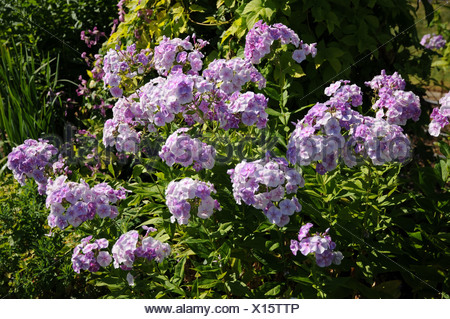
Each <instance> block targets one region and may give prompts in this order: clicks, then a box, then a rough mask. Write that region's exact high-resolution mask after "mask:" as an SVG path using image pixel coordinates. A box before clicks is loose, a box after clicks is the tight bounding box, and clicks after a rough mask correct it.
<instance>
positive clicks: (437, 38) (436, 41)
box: [420, 33, 446, 50]
mask: <svg viewBox="0 0 450 319" xmlns="http://www.w3.org/2000/svg"><path fill="white" fill-rule="evenodd" d="M420 44H421V45H423V46H424V47H425V48H427V49H430V50H433V49H436V50H437V49H441V48H443V47H444V46H445V44H446V41H445V39H444V37H443V36H442V35H440V34H439V35H435V34H434V33H433V34H425V35H424V36H423V37H422V39H421V40H420Z"/></svg>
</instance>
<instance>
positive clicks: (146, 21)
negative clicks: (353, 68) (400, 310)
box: [8, 1, 450, 298]
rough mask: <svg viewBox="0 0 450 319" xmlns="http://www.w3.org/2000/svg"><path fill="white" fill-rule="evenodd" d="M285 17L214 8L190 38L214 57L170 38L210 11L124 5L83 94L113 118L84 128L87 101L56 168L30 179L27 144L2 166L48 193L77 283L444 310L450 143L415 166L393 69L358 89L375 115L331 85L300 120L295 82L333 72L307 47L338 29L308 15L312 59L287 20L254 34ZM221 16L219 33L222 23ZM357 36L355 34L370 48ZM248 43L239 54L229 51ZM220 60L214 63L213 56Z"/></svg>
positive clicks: (153, 292) (233, 5)
mask: <svg viewBox="0 0 450 319" xmlns="http://www.w3.org/2000/svg"><path fill="white" fill-rule="evenodd" d="M294 3H300V2H295V1H293V2H292V3H291V2H289V3H287V4H288V6H286V7H282V8H281V7H279V6H280V4H275V3H272V2H270V1H248V2H246V1H241V2H237V1H219V2H218V3H217V7H218V9H219V11H218V12H217V13H216V17H211V18H209V19H207V20H206V21H205V22H204V23H203V22H202V24H209V25H214V26H215V27H216V30H218V31H217V33H216V31H211V29H210V30H208V31H207V32H205V33H204V34H203V35H205V34H206V35H212V38H215V37H218V36H220V33H221V32H222V31H225V33H224V34H223V36H224V37H223V38H224V39H225V41H223V42H222V41H221V42H219V47H218V48H217V49H216V48H213V49H210V48H208V47H213V46H211V45H210V46H208V45H206V44H207V43H206V42H205V41H204V40H201V37H200V35H199V34H197V36H190V37H187V38H184V39H180V38H174V37H173V34H177V33H178V32H184V31H185V29H184V28H186V30H190V28H191V27H190V23H189V21H191V20H194V19H195V17H199V16H202V14H209V13H208V9H206V6H205V7H203V6H202V4H203V5H204V3H203V2H201V1H199V2H195V3H190V5H189V6H186V2H177V1H175V3H173V4H172V6H169V3H168V2H165V1H160V2H152V1H121V2H120V3H119V5H120V6H119V7H120V8H119V9H120V10H121V11H120V16H121V17H122V18H121V20H123V21H122V24H120V25H119V27H118V33H117V35H114V36H113V37H111V39H110V41H109V43H108V44H107V45H105V48H104V50H105V51H102V54H101V56H99V57H98V59H97V62H96V68H95V69H94V70H93V71H92V72H91V74H90V76H91V79H90V83H89V84H88V83H85V84H86V85H87V84H88V85H87V86H86V88H89V89H90V90H92V91H91V92H90V93H89V94H88V95H86V97H85V99H86V100H89V99H90V98H98V96H101V97H102V98H103V97H104V98H105V100H106V99H107V101H109V102H110V103H111V104H114V106H112V118H110V119H108V120H107V121H106V122H105V123H103V122H104V119H103V118H99V117H98V115H97V114H96V115H93V113H91V112H90V111H91V110H92V109H94V107H93V106H92V105H93V103H94V102H92V101H91V102H90V103H91V104H90V109H89V108H86V109H85V110H87V111H89V112H86V115H88V116H89V118H86V120H84V122H85V125H86V126H87V127H88V128H89V132H87V131H78V132H77V133H76V134H68V135H70V137H71V138H72V137H73V140H68V141H66V142H68V143H66V144H61V143H60V145H58V146H60V151H61V155H62V156H64V157H65V162H61V160H58V157H57V156H55V154H54V156H53V157H52V156H51V155H52V154H48V155H49V156H48V158H45V161H44V162H45V165H37V167H35V166H34V162H30V161H28V160H24V158H30V157H32V156H29V155H30V154H35V152H36V150H35V149H34V146H33V145H34V142H27V143H28V144H27V145H28V147H26V148H25V149H24V150H23V154H19V153H18V152H17V150H18V149H16V151H14V152H13V153H12V155H10V157H9V159H8V166H9V168H10V169H11V170H13V172H14V174H15V176H16V177H17V176H19V175H20V174H21V173H24V174H25V175H27V176H28V177H29V178H34V179H36V180H37V181H38V179H39V180H42V181H43V180H44V178H45V179H46V180H48V181H49V182H48V184H47V186H46V195H47V198H46V205H47V207H48V208H49V209H50V214H49V216H48V223H49V225H50V226H51V227H52V232H53V233H54V236H55V237H56V238H58V237H59V236H69V237H70V236H73V239H74V240H73V241H70V242H68V243H67V247H70V249H73V254H72V259H71V262H72V267H73V269H74V270H75V272H80V274H81V276H87V278H89V279H90V280H92V281H91V283H93V284H95V285H96V286H97V287H107V288H108V289H109V291H110V292H109V293H107V294H105V296H109V297H128V298H163V297H165V298H178V297H182V298H235V297H251V298H267V297H277V298H292V297H294V298H297V297H306V298H311V297H335V298H337V297H339V298H342V297H356V298H359V297H366V298H381V297H385V298H386V297H388V298H397V297H431V298H435V297H445V296H446V294H445V292H447V291H448V287H449V283H448V269H447V268H446V266H445V265H446V264H448V260H449V254H448V246H449V243H448V235H447V232H448V228H449V215H448V211H449V209H448V208H449V205H450V198H449V194H450V193H449V187H448V182H449V174H448V170H449V166H450V150H449V148H448V144H447V143H445V142H442V143H440V144H439V146H438V147H437V148H439V151H440V152H441V154H442V155H443V156H442V157H441V158H437V157H434V156H431V157H430V158H427V159H426V160H427V161H426V162H425V161H424V158H423V157H422V156H421V155H422V154H414V156H415V157H411V154H410V151H411V149H412V146H413V145H414V141H412V142H410V140H409V139H408V137H407V136H406V135H405V133H404V130H403V128H402V127H400V126H399V125H405V124H406V123H407V122H408V124H409V122H410V121H411V120H413V121H417V120H418V119H419V114H420V111H421V109H420V108H419V104H418V98H417V97H416V96H415V94H414V93H412V92H405V91H404V89H405V86H406V82H405V81H404V80H403V79H402V78H401V77H400V76H399V75H398V74H397V73H395V74H392V73H393V72H389V71H387V72H385V73H382V74H381V75H379V76H377V77H375V78H374V79H373V80H372V81H370V82H368V83H367V87H370V88H371V89H373V90H374V93H371V96H372V97H373V100H372V101H370V99H368V98H366V97H365V96H363V90H362V88H361V87H360V86H358V85H354V84H350V83H348V82H347V81H336V82H334V83H332V84H331V85H330V86H327V88H326V89H325V95H327V96H328V98H325V99H324V97H323V96H320V98H318V99H316V100H312V101H314V102H316V101H323V102H321V103H317V104H315V105H314V106H312V105H307V106H304V107H298V105H304V104H306V103H305V102H306V101H305V100H303V99H298V97H300V96H301V95H302V94H301V92H300V93H299V94H300V96H297V95H296V94H297V93H298V92H299V91H297V86H301V87H307V85H306V86H303V84H302V81H306V82H307V81H308V80H309V78H310V77H311V82H314V81H318V82H317V83H319V82H320V79H321V80H324V79H325V82H327V81H329V80H330V78H329V77H328V76H327V75H333V76H335V75H336V73H338V72H339V71H340V70H334V72H333V73H331V71H330V70H331V69H333V68H335V67H336V65H337V64H336V65H335V66H334V67H333V63H331V62H330V60H331V59H332V58H331V57H329V56H328V57H327V58H325V57H324V56H326V55H327V54H328V53H327V52H328V51H330V50H328V44H327V42H326V40H325V38H324V39H322V38H320V37H321V35H324V34H327V35H329V36H331V35H330V34H329V33H333V31H335V30H338V29H339V28H338V26H337V24H336V23H335V24H331V25H330V23H331V22H332V21H333V19H332V17H331V18H330V17H323V19H322V20H320V17H321V14H322V15H323V14H324V12H329V11H323V10H322V9H323V8H322V6H323V7H324V8H326V9H327V8H329V7H330V4H333V5H336V6H337V8H340V9H341V10H344V8H343V7H339V5H338V4H335V2H332V1H330V2H326V1H323V2H321V3H319V4H318V5H317V6H313V7H311V10H310V11H311V12H310V11H309V10H307V9H306V11H307V14H306V16H309V15H310V14H311V15H312V16H313V17H314V18H315V19H316V20H318V22H321V21H327V25H326V26H322V31H321V32H319V31H320V30H321V29H320V23H319V25H317V26H316V28H315V29H314V37H313V36H311V38H310V39H311V42H313V41H315V39H317V38H316V36H318V37H319V38H320V41H321V42H319V43H318V44H317V47H316V45H315V44H310V45H309V44H306V43H304V42H301V41H300V39H299V38H298V36H297V34H296V33H295V32H294V31H293V30H292V29H290V28H288V27H286V26H284V25H282V24H274V25H266V24H265V23H263V22H262V21H259V22H258V19H259V18H260V17H262V18H264V19H266V20H267V21H276V20H275V19H276V17H278V18H280V21H282V22H286V21H288V19H287V18H286V17H289V16H293V15H291V13H290V7H289V4H294ZM402 3H403V2H402ZM352 4H353V5H352V6H351V7H350V8H351V9H355V10H362V11H364V12H366V13H367V14H369V10H363V9H362V7H358V5H359V2H358V1H354V2H352ZM306 5H307V4H306ZM375 5H379V6H380V7H381V9H385V8H384V7H383V6H386V8H391V10H390V11H389V14H386V15H385V16H382V17H383V18H385V17H389V18H391V17H392V16H391V13H392V15H395V14H400V13H399V12H397V13H396V10H399V11H400V12H401V16H402V17H403V18H405V19H406V20H405V21H409V20H408V19H409V18H410V17H411V16H410V11H409V10H410V9H411V7H408V6H404V7H402V8H401V9H400V8H397V7H395V8H394V9H393V8H392V7H391V5H390V4H387V3H386V2H385V1H372V2H370V6H372V7H374V6H375ZM370 6H369V7H370ZM292 7H293V6H292ZM296 8H300V6H299V7H296ZM307 8H308V9H309V7H307ZM377 8H378V7H377ZM234 9H236V10H234ZM378 9H380V8H378ZM122 10H128V11H122ZM291 10H292V9H291ZM349 11H351V10H349ZM358 12H359V11H358ZM353 13H354V12H353ZM360 13H361V12H360ZM347 14H348V12H343V16H347ZM361 14H362V13H361ZM230 15H233V19H234V20H233V21H234V22H233V24H232V25H231V27H230V26H227V25H226V21H222V19H223V17H227V16H230ZM279 16H281V17H279ZM283 17H284V18H283ZM235 18H237V19H235ZM271 19H274V20H271ZM375 19H377V18H375ZM364 20H368V21H369V20H372V22H374V21H375V20H373V18H368V19H363V21H364ZM377 20H378V19H377ZM155 21H156V22H157V23H155ZM194 21H198V20H194ZM236 21H238V22H236ZM330 21H331V22H330ZM352 21H353V20H352ZM405 21H403V22H405ZM290 22H291V24H292V25H295V26H297V27H298V28H299V29H302V28H303V29H304V26H305V25H308V24H307V23H305V24H303V23H302V21H300V22H299V23H300V24H299V25H296V22H295V21H290ZM303 22H304V21H303ZM405 23H406V22H405ZM194 24H197V25H199V24H198V23H195V22H194ZM387 25H389V24H387ZM358 26H359V27H360V29H362V30H364V27H363V26H361V24H358ZM146 28H150V30H153V31H152V32H147V31H146V30H147V29H146ZM222 28H223V29H222ZM330 28H331V31H330ZM130 29H131V30H133V32H132V33H131V32H130ZM192 29H195V27H192ZM375 29H376V28H375ZM134 30H137V32H135V31H134ZM226 30H228V32H226ZM247 30H250V31H249V32H248V33H247V32H246V31H247ZM365 30H366V31H367V32H366V33H364V34H363V33H361V34H358V33H357V34H358V36H360V35H361V36H366V37H367V36H368V33H369V32H370V35H372V36H373V37H377V36H378V35H379V34H377V33H375V32H374V33H373V34H372V33H371V32H372V31H373V29H369V28H366V29H365ZM397 31H398V30H397ZM397 31H396V30H394V31H393V32H397ZM308 32H310V30H305V35H303V34H302V38H303V37H304V39H306V40H308V34H311V33H308ZM317 32H318V33H317ZM349 32H350V33H352V31H351V30H350V31H349ZM390 32H391V30H389V31H388V33H387V34H390ZM398 32H401V31H398ZM316 33H317V34H316ZM145 34H147V35H148V34H150V36H154V37H155V38H158V40H159V41H158V42H159V43H158V44H157V45H155V44H154V43H152V40H151V38H150V37H149V38H146V37H145V36H144V35H145ZM163 36H170V37H168V38H164V37H163ZM244 36H245V38H246V43H245V46H242V47H240V48H239V44H238V42H237V41H234V40H236V39H240V38H244ZM341 36H342V34H339V33H337V34H335V37H336V38H335V40H336V41H337V40H338V39H340V38H341ZM232 37H234V38H232ZM119 39H120V40H122V45H121V44H119V43H117V42H116V41H117V40H119ZM136 39H137V40H138V41H137V43H134V42H135V41H134V40H136ZM230 39H233V41H232V40H230ZM208 40H209V38H208ZM259 40H260V41H259ZM328 40H329V38H328ZM227 41H229V42H228V44H225V43H227ZM322 41H323V42H322ZM330 41H331V42H333V41H332V40H330ZM380 41H381V40H380ZM210 42H212V41H210ZM357 43H359V42H357ZM367 43H369V44H370V41H369V42H367ZM404 43H406V44H408V45H409V42H408V41H406V42H404ZM372 44H373V43H372ZM348 45H349V46H350V47H352V46H354V48H353V49H355V50H356V47H357V46H358V44H348ZM392 45H393V47H392V49H393V50H394V47H395V45H396V44H392ZM316 48H317V51H316ZM330 48H333V50H334V51H336V50H335V49H337V47H336V46H334V45H331V46H330ZM397 49H398V48H395V50H397ZM321 50H322V51H323V52H324V53H321ZM333 50H331V51H333ZM364 50H370V47H367V48H365V47H362V48H361V51H363V52H365V51H364ZM331 51H330V52H331ZM349 51H350V52H351V51H352V50H351V49H349ZM392 52H393V53H396V52H397V51H392ZM262 53H264V54H267V55H266V56H265V57H264V54H262ZM321 54H322V55H321ZM222 55H228V57H227V59H214V58H215V57H219V56H222ZM259 55H261V56H259ZM307 55H311V57H306V56H307ZM342 56H343V55H342ZM349 56H353V55H352V54H350V55H349ZM339 57H340V56H338V57H336V60H337V61H340V60H339V59H337V58H339ZM344 60H345V59H344ZM317 61H321V62H320V63H317V64H320V65H317V66H316V62H317ZM354 61H356V60H354ZM299 63H302V64H299ZM339 63H340V62H339ZM346 63H350V64H351V63H352V62H351V61H350V60H349V61H347V62H346ZM350 64H349V65H350ZM365 67H366V66H365ZM367 67H368V68H370V67H374V68H375V66H367ZM308 68H310V70H309V69H308ZM330 68H331V69H330ZM376 68H377V71H376V74H379V72H380V70H379V65H378V66H376ZM303 70H306V71H307V72H303ZM308 70H309V71H308ZM326 70H329V71H326ZM327 72H330V74H328V73H327ZM304 73H305V74H304ZM368 73H370V72H368ZM337 75H339V78H340V76H341V75H340V74H337ZM337 75H336V77H337ZM372 75H373V74H371V75H370V76H366V75H365V76H364V77H359V78H358V80H357V83H358V84H361V82H360V81H368V80H370V78H372ZM323 76H325V77H324V78H321V77H323ZM296 81H300V82H296ZM322 83H323V82H320V85H318V87H321V86H322ZM323 86H325V85H323ZM314 89H315V88H314ZM368 90H369V89H368ZM320 91H321V90H320ZM264 94H266V95H267V96H268V97H266V96H265V95H264ZM317 94H318V93H317ZM372 94H373V95H372ZM111 95H112V97H111ZM295 97H297V99H294V98H295ZM311 99H312V97H311ZM95 103H96V102H95ZM371 109H373V110H371ZM375 111H376V112H375ZM305 113H306V114H305ZM103 115H104V116H106V117H110V116H111V114H110V113H109V111H108V112H104V113H103ZM296 119H301V120H299V121H297V123H296V126H295V129H294V130H293V128H292V126H291V123H290V121H292V120H296ZM416 125H417V126H418V127H421V126H420V125H421V122H420V121H419V122H417V124H416ZM186 126H189V128H187V127H186ZM421 129H422V130H423V127H421ZM444 138H445V136H444ZM42 143H45V142H43V141H42ZM436 150H437V149H436ZM396 161H397V162H396ZM24 162H26V164H24ZM47 163H49V165H47ZM52 163H54V164H53V165H52ZM55 164H56V167H55ZM80 164H81V165H80ZM64 166H66V169H62V170H61V168H63V167H64ZM80 166H81V167H80ZM22 176H23V175H22ZM57 176H59V177H57ZM38 182H39V181H38ZM122 187H123V188H122ZM9 209H11V208H9ZM312 224H314V231H315V232H316V233H315V234H311V235H310V234H309V232H308V230H309V228H310V227H311V226H312ZM55 237H52V238H55ZM70 238H72V237H70ZM331 238H332V239H333V240H332V239H331ZM108 240H109V243H108ZM67 247H66V248H67ZM70 252H72V251H70ZM66 265H67V264H66ZM77 278H79V277H77ZM101 292H102V291H99V293H101Z"/></svg>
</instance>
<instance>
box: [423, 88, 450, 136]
mask: <svg viewBox="0 0 450 319" xmlns="http://www.w3.org/2000/svg"><path fill="white" fill-rule="evenodd" d="M439 104H440V107H439V108H437V107H436V108H434V109H433V112H432V113H431V115H430V118H431V122H430V125H429V127H428V132H429V133H430V135H431V136H439V134H440V133H441V129H443V128H444V127H445V126H447V125H448V124H449V123H450V92H447V94H445V95H444V96H443V97H442V98H441V99H440V100H439Z"/></svg>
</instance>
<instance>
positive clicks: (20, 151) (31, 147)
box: [6, 139, 58, 195]
mask: <svg viewBox="0 0 450 319" xmlns="http://www.w3.org/2000/svg"><path fill="white" fill-rule="evenodd" d="M57 154H58V149H57V148H56V147H54V146H53V145H51V144H49V143H48V141H46V140H43V139H39V141H36V140H32V139H28V140H26V141H25V142H24V143H23V144H21V145H19V146H16V147H14V148H13V150H12V151H11V153H9V154H8V162H7V163H6V166H7V167H8V168H9V169H10V170H11V171H12V172H13V175H14V178H15V179H16V180H17V181H18V182H19V183H20V184H21V185H22V186H23V185H25V180H26V177H29V178H33V179H34V180H35V181H36V183H37V184H38V190H39V194H41V195H43V194H45V190H46V186H47V179H48V172H49V171H50V170H51V168H52V165H53V164H54V162H55V161H56V155H57ZM47 171H48V172H47Z"/></svg>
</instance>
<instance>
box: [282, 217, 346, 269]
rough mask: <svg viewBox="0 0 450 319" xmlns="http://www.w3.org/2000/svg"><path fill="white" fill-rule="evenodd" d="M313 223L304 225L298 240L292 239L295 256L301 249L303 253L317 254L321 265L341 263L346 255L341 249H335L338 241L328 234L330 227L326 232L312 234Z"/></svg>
mask: <svg viewBox="0 0 450 319" xmlns="http://www.w3.org/2000/svg"><path fill="white" fill-rule="evenodd" d="M311 227H313V224H311V223H307V224H305V225H303V226H302V227H301V228H300V230H299V232H298V241H297V240H295V239H293V240H291V246H290V248H291V251H292V253H293V254H294V256H297V253H298V252H299V251H300V253H302V255H304V256H306V255H308V254H315V257H316V263H317V266H319V267H328V266H330V265H331V264H332V263H333V264H335V265H340V264H341V261H342V259H343V258H344V256H343V255H342V253H341V252H340V251H333V250H334V249H335V248H336V243H335V242H333V241H332V240H331V237H330V235H328V231H329V228H328V229H327V230H326V231H325V232H324V233H321V234H319V233H315V234H312V235H310V234H309V230H310V228H311Z"/></svg>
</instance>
